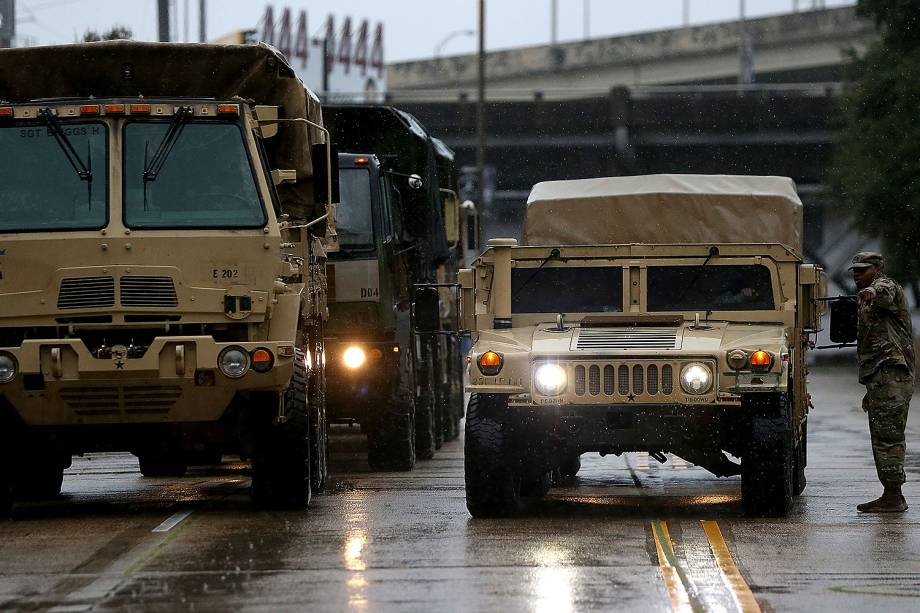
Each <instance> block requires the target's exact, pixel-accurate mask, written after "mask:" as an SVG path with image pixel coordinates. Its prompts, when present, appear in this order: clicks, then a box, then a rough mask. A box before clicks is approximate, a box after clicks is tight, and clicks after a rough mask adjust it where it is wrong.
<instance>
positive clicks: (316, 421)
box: [308, 360, 329, 492]
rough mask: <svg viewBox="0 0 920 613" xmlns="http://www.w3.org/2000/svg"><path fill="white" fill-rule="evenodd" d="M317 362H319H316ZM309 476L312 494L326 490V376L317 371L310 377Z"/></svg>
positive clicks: (327, 454) (327, 438) (327, 433)
mask: <svg viewBox="0 0 920 613" xmlns="http://www.w3.org/2000/svg"><path fill="white" fill-rule="evenodd" d="M317 361H319V360H317ZM308 401H309V404H310V444H311V446H310V461H311V463H310V476H311V478H312V482H311V484H310V485H311V486H312V488H313V491H314V492H321V491H323V490H324V489H325V488H326V483H327V482H328V480H329V421H328V419H327V417H326V375H325V373H324V372H323V371H322V370H321V369H318V370H316V371H314V372H313V373H312V374H311V375H310V381H309V390H308Z"/></svg>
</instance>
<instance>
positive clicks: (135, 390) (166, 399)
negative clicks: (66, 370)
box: [60, 385, 182, 417]
mask: <svg viewBox="0 0 920 613" xmlns="http://www.w3.org/2000/svg"><path fill="white" fill-rule="evenodd" d="M60 396H61V400H63V401H64V402H65V403H67V405H68V406H69V407H70V408H71V409H73V412H74V413H76V414H77V415H79V416H81V417H100V416H105V415H166V414H167V413H169V411H170V409H171V408H172V407H173V405H175V404H176V402H177V401H178V400H179V398H181V397H182V388H180V387H179V386H177V385H147V386H138V387H122V386H115V387H66V388H64V389H62V390H61V392H60Z"/></svg>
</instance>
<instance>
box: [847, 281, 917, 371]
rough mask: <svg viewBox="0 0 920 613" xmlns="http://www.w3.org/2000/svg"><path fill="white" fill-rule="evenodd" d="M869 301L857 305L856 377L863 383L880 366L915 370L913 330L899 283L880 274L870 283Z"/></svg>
mask: <svg viewBox="0 0 920 613" xmlns="http://www.w3.org/2000/svg"><path fill="white" fill-rule="evenodd" d="M870 287H872V289H874V290H875V300H873V301H872V304H863V305H860V307H859V335H858V338H857V351H856V352H857V355H858V356H859V381H860V383H865V382H866V381H867V380H868V379H869V378H871V377H872V375H874V374H875V373H876V371H878V369H879V368H881V367H882V366H904V367H906V368H907V370H908V371H909V372H910V374H911V376H913V374H914V333H913V326H912V325H911V319H910V310H909V309H908V307H907V299H906V298H905V296H904V290H903V289H901V286H900V285H898V284H897V283H895V282H894V281H892V280H891V279H889V278H888V277H886V276H884V275H881V276H879V277H878V278H877V279H876V280H875V281H873V282H872V285H871V286H870Z"/></svg>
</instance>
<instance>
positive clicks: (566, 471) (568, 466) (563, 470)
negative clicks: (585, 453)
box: [559, 454, 581, 483]
mask: <svg viewBox="0 0 920 613" xmlns="http://www.w3.org/2000/svg"><path fill="white" fill-rule="evenodd" d="M579 470H581V455H579V454H573V455H568V456H566V457H565V458H564V459H563V460H562V463H561V464H560V465H559V477H560V478H561V480H562V482H563V483H571V482H572V481H574V480H575V477H576V475H578V471H579Z"/></svg>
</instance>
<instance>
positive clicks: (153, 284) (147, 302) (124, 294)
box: [121, 276, 179, 308]
mask: <svg viewBox="0 0 920 613" xmlns="http://www.w3.org/2000/svg"><path fill="white" fill-rule="evenodd" d="M121 305H122V306H126V307H153V308H169V307H176V306H179V300H178V299H177V298H176V286H175V284H174V283H173V280H172V279H171V278H170V277H144V276H137V277H122V278H121Z"/></svg>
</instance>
